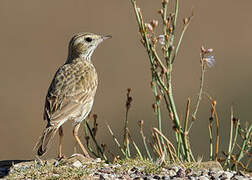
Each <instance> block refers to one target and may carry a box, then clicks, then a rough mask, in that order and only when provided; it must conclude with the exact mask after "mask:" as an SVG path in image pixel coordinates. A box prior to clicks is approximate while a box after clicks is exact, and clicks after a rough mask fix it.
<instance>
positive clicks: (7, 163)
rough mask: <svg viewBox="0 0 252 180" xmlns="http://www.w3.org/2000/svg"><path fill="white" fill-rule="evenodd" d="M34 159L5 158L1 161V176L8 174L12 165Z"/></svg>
mask: <svg viewBox="0 0 252 180" xmlns="http://www.w3.org/2000/svg"><path fill="white" fill-rule="evenodd" d="M30 161H32V160H3V161H0V178H3V177H5V176H7V175H8V173H9V171H10V168H11V166H13V165H14V164H18V163H22V162H30Z"/></svg>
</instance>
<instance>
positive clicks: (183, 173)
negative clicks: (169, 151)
mask: <svg viewBox="0 0 252 180" xmlns="http://www.w3.org/2000/svg"><path fill="white" fill-rule="evenodd" d="M177 177H181V178H184V177H185V171H184V170H183V169H179V170H178V171H177Z"/></svg>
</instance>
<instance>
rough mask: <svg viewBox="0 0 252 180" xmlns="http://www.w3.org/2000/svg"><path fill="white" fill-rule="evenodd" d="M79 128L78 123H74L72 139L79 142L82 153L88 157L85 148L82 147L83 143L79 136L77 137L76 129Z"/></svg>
mask: <svg viewBox="0 0 252 180" xmlns="http://www.w3.org/2000/svg"><path fill="white" fill-rule="evenodd" d="M79 128H80V123H78V124H76V125H75V126H74V129H73V136H74V139H75V140H76V142H77V143H78V144H79V146H80V148H81V150H82V151H83V154H84V156H85V157H88V158H90V156H89V154H88V152H87V150H86V149H85V148H84V146H83V144H82V143H81V141H80V139H79V137H78V131H79Z"/></svg>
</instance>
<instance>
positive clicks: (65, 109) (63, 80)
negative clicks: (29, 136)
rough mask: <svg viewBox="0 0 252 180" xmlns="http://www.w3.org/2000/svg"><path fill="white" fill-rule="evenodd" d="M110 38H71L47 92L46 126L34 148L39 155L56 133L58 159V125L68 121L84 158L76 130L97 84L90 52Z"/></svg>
mask: <svg viewBox="0 0 252 180" xmlns="http://www.w3.org/2000/svg"><path fill="white" fill-rule="evenodd" d="M110 37H111V36H100V35H95V34H93V33H79V34H76V35H75V36H73V38H72V39H71V41H70V43H69V48H68V51H69V52H68V58H67V61H66V62H65V64H64V65H63V66H61V67H60V68H59V69H58V71H57V72H56V74H55V76H54V78H53V80H52V82H51V85H50V87H49V89H48V92H47V96H46V100H45V108H44V120H47V126H46V128H45V130H44V131H43V133H42V136H41V137H40V138H39V141H38V142H37V144H36V146H35V147H36V148H37V150H38V151H37V154H38V155H39V156H41V155H43V154H44V153H45V152H46V151H47V149H48V146H49V145H50V143H51V140H52V138H53V137H54V135H55V134H56V132H57V131H58V130H59V135H60V142H59V149H58V151H59V152H58V156H59V157H61V156H62V152H61V147H62V137H63V129H62V125H63V124H64V123H65V122H66V121H68V120H73V135H74V138H75V140H76V141H77V143H78V144H79V145H80V147H81V149H82V151H83V153H84V155H85V156H87V157H89V155H88V153H87V151H86V150H85V148H84V146H83V145H82V143H81V142H80V140H79V138H78V129H79V126H80V123H81V122H82V121H83V120H84V119H85V118H86V117H87V116H88V114H89V113H90V111H91V108H92V105H93V101H94V96H95V92H96V88H97V84H98V78H97V73H96V70H95V68H94V66H93V64H92V62H91V56H92V53H93V52H94V50H95V49H96V47H97V46H98V45H99V44H100V43H101V42H102V41H103V40H104V39H108V38H110Z"/></svg>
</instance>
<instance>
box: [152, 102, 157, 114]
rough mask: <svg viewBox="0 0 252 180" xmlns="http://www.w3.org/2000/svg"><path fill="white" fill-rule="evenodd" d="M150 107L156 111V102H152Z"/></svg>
mask: <svg viewBox="0 0 252 180" xmlns="http://www.w3.org/2000/svg"><path fill="white" fill-rule="evenodd" d="M152 108H153V109H154V111H155V112H156V110H157V104H156V103H154V104H152Z"/></svg>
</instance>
